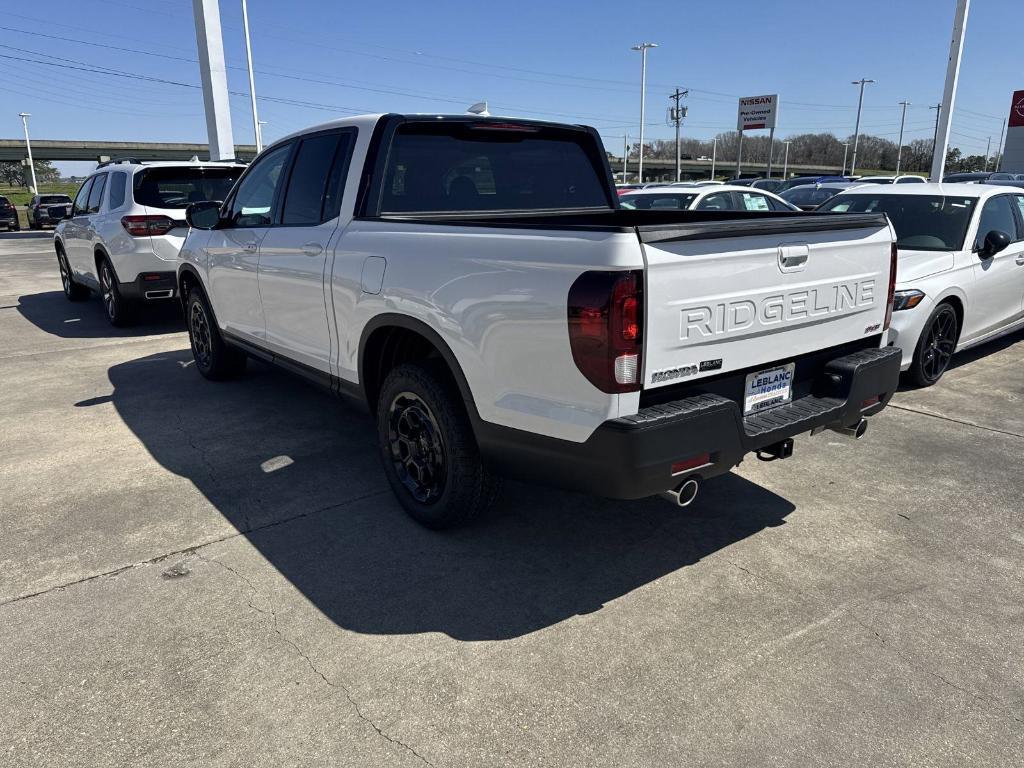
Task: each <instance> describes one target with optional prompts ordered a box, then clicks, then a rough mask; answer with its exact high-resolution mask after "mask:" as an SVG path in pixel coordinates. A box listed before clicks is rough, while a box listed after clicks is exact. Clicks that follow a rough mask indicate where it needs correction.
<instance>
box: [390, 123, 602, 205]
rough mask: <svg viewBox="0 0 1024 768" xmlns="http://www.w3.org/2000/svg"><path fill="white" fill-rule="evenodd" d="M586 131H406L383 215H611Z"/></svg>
mask: <svg viewBox="0 0 1024 768" xmlns="http://www.w3.org/2000/svg"><path fill="white" fill-rule="evenodd" d="M597 150H598V148H597V147H596V146H595V145H594V142H593V140H592V139H591V137H590V135H589V134H587V133H583V132H581V131H573V130H566V129H561V128H549V127H546V126H531V125H529V124H496V123H449V122H446V123H406V124H403V125H401V126H399V128H398V130H397V131H396V133H395V136H394V139H393V141H392V144H391V150H390V152H389V155H388V160H387V166H386V168H385V171H384V178H383V183H382V184H383V189H382V190H381V196H380V207H381V213H385V214H387V213H419V212H436V213H454V212H465V211H525V210H544V209H559V208H610V207H611V203H610V201H609V198H608V194H609V192H608V190H607V188H606V181H605V178H604V165H603V160H602V159H601V158H600V156H599V154H598V152H597Z"/></svg>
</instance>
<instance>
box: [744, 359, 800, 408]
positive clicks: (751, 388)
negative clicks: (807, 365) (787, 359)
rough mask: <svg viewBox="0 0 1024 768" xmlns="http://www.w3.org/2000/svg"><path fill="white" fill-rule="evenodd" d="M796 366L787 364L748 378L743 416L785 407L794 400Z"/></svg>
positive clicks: (759, 372)
mask: <svg viewBox="0 0 1024 768" xmlns="http://www.w3.org/2000/svg"><path fill="white" fill-rule="evenodd" d="M795 368H796V365H795V364H794V363H787V364H786V365H780V366H779V367H778V368H769V369H768V370H766V371H758V372H757V373H751V374H750V375H749V376H747V385H746V388H745V392H744V394H743V414H744V415H746V414H748V413H755V412H757V411H763V410H765V409H767V408H774V407H775V406H777V405H783V404H785V403H788V402H789V401H790V400H792V399H793V371H794V370H795Z"/></svg>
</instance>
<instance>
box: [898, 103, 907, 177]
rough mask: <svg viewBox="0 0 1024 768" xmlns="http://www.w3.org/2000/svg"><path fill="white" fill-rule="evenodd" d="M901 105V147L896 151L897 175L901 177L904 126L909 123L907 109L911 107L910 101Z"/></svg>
mask: <svg viewBox="0 0 1024 768" xmlns="http://www.w3.org/2000/svg"><path fill="white" fill-rule="evenodd" d="M900 104H901V105H902V106H903V117H901V118H900V145H899V147H897V149H896V175H897V176H899V175H900V160H902V159H903V126H904V124H906V122H907V107H909V106H910V102H909V101H901V102H900Z"/></svg>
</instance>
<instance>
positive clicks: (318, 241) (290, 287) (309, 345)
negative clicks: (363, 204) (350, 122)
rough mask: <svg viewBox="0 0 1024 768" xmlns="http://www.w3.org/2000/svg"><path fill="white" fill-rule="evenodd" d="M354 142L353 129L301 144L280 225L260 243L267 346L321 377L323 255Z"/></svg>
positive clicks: (326, 356) (325, 294) (325, 318)
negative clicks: (309, 367)
mask: <svg viewBox="0 0 1024 768" xmlns="http://www.w3.org/2000/svg"><path fill="white" fill-rule="evenodd" d="M354 140H355V131H354V130H353V129H345V130H340V131H339V130H334V131H327V132H324V133H318V134H312V135H309V136H304V137H303V138H302V139H301V142H300V144H299V146H298V147H297V148H296V150H295V160H294V162H293V163H292V167H291V170H290V172H289V174H288V181H287V183H286V185H285V188H284V193H283V195H282V198H281V206H280V209H281V216H280V223H278V224H276V225H275V226H273V227H272V228H271V229H270V230H269V231H268V232H267V234H266V237H264V238H263V241H262V242H261V243H260V261H259V291H260V296H261V297H262V301H263V315H264V318H265V320H266V328H267V339H266V340H267V347H268V348H269V349H271V350H273V351H275V352H280V353H281V354H282V355H284V356H286V357H289V358H291V359H293V360H295V361H296V362H299V363H302V364H304V365H309V366H312V367H314V368H316V369H317V370H320V371H323V372H329V371H330V361H331V334H330V330H329V327H328V322H329V313H328V307H329V306H330V295H329V290H327V288H326V286H325V283H326V282H327V275H326V274H325V273H326V269H327V263H328V258H327V257H328V252H329V247H330V245H331V237H332V235H334V233H335V232H336V231H337V229H338V223H339V210H340V207H341V197H342V194H343V193H344V188H345V175H346V174H347V172H348V166H349V162H350V160H351V156H352V146H353V143H354Z"/></svg>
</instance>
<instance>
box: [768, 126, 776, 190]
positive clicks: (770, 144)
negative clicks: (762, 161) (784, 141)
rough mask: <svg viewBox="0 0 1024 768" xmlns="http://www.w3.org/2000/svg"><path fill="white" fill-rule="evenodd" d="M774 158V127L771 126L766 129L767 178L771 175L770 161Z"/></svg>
mask: <svg viewBox="0 0 1024 768" xmlns="http://www.w3.org/2000/svg"><path fill="white" fill-rule="evenodd" d="M774 159H775V129H774V128H772V129H771V130H770V131H768V174H767V178H769V179H770V178H771V177H772V162H773V161H774Z"/></svg>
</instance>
